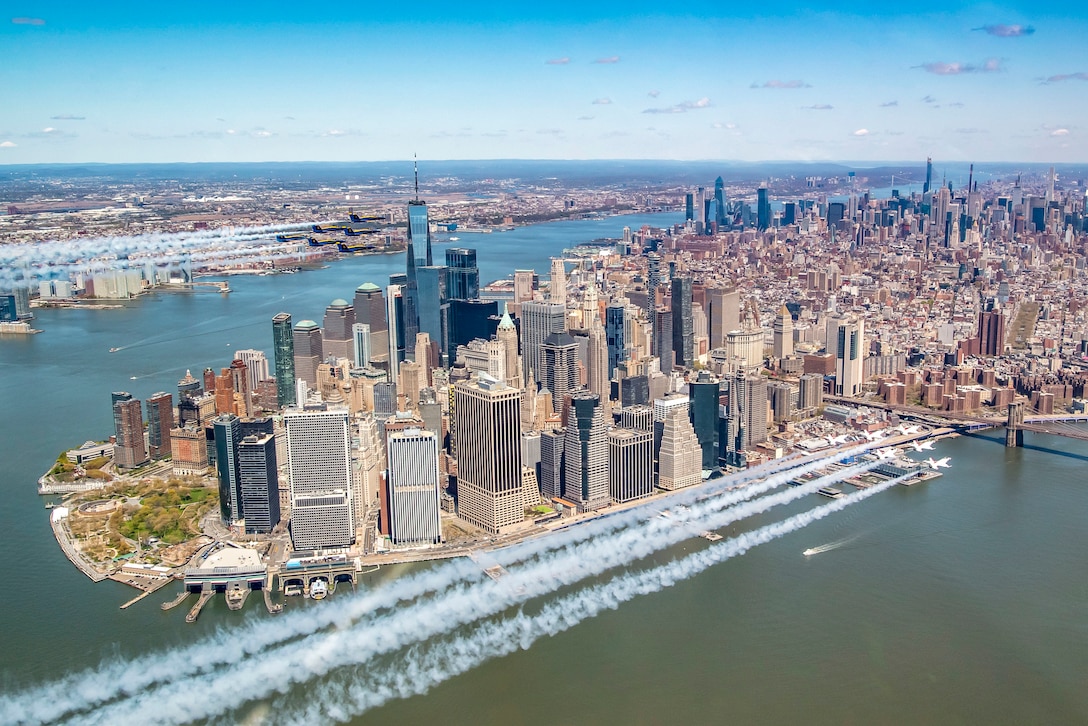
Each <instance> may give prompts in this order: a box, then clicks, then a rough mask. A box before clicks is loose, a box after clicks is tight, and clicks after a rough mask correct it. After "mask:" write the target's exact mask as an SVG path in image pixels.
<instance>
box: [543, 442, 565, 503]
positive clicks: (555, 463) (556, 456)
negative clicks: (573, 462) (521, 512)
mask: <svg viewBox="0 0 1088 726" xmlns="http://www.w3.org/2000/svg"><path fill="white" fill-rule="evenodd" d="M565 441H566V431H565V430H564V429H562V428H558V429H547V430H545V431H541V432H540V492H541V494H543V495H544V497H545V498H548V499H550V498H552V497H561V496H563V482H564V481H565V479H566V477H565V472H564V464H565V462H564V459H563V445H564V443H565Z"/></svg>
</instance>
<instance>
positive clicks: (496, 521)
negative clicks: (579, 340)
mask: <svg viewBox="0 0 1088 726" xmlns="http://www.w3.org/2000/svg"><path fill="white" fill-rule="evenodd" d="M520 404H521V395H520V393H519V391H518V390H517V389H516V388H511V387H510V386H508V385H506V384H505V383H504V382H502V381H499V380H496V379H494V378H492V377H490V376H488V375H486V374H479V375H478V376H477V377H476V378H475V379H470V380H467V381H458V382H457V383H456V384H455V385H454V408H455V410H456V411H457V415H456V417H455V419H454V430H455V433H456V439H457V441H458V447H457V512H458V515H459V516H460V517H461V518H462V519H464V520H465V521H467V522H469V523H471V524H473V525H475V526H477V527H479V528H481V529H483V530H485V531H487V532H490V533H492V534H495V533H498V532H499V531H501V530H502V529H503V528H504V527H507V526H509V525H512V524H517V523H519V522H521V521H522V520H523V519H524V516H525V513H524V509H523V506H522V503H523V499H522V493H521V483H522V482H521V476H522V472H521V411H520Z"/></svg>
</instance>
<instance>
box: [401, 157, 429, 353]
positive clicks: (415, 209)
mask: <svg viewBox="0 0 1088 726" xmlns="http://www.w3.org/2000/svg"><path fill="white" fill-rule="evenodd" d="M415 177H416V196H415V199H413V200H412V201H410V202H408V250H407V255H406V257H407V268H408V269H407V278H408V280H407V284H406V285H405V289H404V339H405V341H406V342H407V344H408V345H409V346H411V347H410V348H409V349H408V350H407V352H408V353H413V352H415V351H414V347H415V340H416V333H418V332H419V281H418V279H417V276H416V274H417V273H416V266H417V264H418V261H417V260H416V244H417V243H422V244H424V245H425V246H426V255H425V257H424V264H425V265H427V266H431V265H433V264H434V260H433V259H432V257H431V225H430V220H429V219H428V218H427V203H426V202H423V201H420V198H419V169H418V167H416V169H415Z"/></svg>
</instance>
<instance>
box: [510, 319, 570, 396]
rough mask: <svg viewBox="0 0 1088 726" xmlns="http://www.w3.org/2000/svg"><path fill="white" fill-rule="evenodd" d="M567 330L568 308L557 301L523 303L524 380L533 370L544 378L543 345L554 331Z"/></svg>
mask: <svg viewBox="0 0 1088 726" xmlns="http://www.w3.org/2000/svg"><path fill="white" fill-rule="evenodd" d="M566 331H567V308H566V306H565V305H564V304H561V303H557V302H534V301H529V302H524V303H522V304H521V364H522V373H523V374H524V380H528V379H529V372H530V371H532V373H533V375H534V377H535V378H537V379H538V380H542V376H541V366H542V365H543V358H542V353H541V346H542V345H544V341H545V340H546V339H547V337H548V336H549V335H551V334H552V333H565V332H566Z"/></svg>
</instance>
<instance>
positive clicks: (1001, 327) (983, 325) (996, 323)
mask: <svg viewBox="0 0 1088 726" xmlns="http://www.w3.org/2000/svg"><path fill="white" fill-rule="evenodd" d="M977 336H978V347H979V355H982V356H985V357H987V358H991V357H993V356H998V355H1001V354H1002V353H1004V352H1005V312H1004V311H1003V310H1002V309H1001V308H1000V307H998V306H997V305H995V304H994V301H993V300H990V301H989V302H988V303H987V304H986V305H985V306H984V309H983V310H981V311H980V312H979V314H978V333H977Z"/></svg>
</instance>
